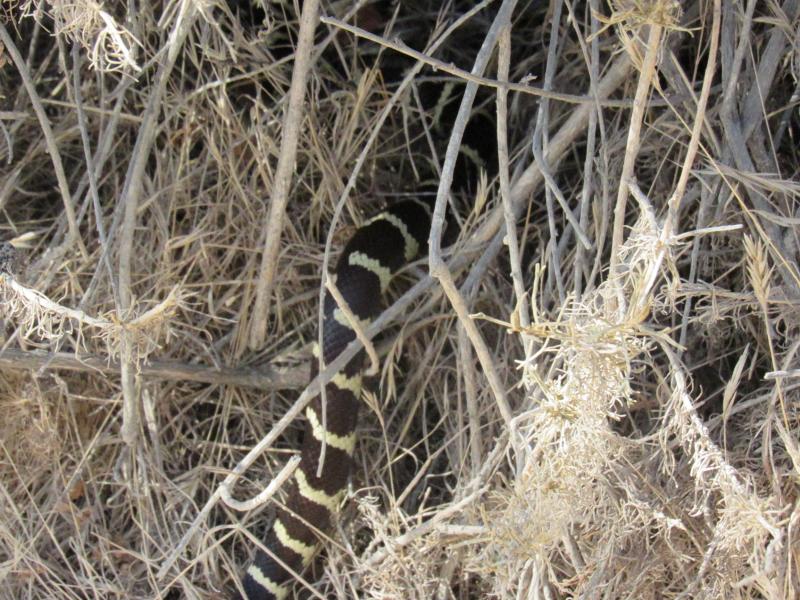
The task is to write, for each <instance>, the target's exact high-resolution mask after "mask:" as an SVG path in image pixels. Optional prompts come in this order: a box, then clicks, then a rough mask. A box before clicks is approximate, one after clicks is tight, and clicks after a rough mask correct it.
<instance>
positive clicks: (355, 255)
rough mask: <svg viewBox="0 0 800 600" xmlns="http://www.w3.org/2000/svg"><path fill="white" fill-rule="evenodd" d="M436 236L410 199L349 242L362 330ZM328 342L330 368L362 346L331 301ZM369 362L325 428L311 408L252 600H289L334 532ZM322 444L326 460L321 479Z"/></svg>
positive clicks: (340, 381)
mask: <svg viewBox="0 0 800 600" xmlns="http://www.w3.org/2000/svg"><path fill="white" fill-rule="evenodd" d="M429 229H430V207H429V206H428V205H427V204H425V203H424V202H422V201H419V200H408V201H405V202H401V203H398V204H396V205H394V206H392V207H390V208H389V209H388V210H386V211H385V212H382V213H380V214H379V215H377V216H376V217H374V218H372V219H371V220H370V221H369V222H368V223H366V224H365V225H364V226H363V227H361V228H360V229H358V230H357V231H356V233H355V234H354V235H353V237H352V238H351V239H350V241H349V242H348V244H347V246H346V247H345V249H344V251H343V253H342V255H341V257H340V259H339V262H338V264H337V266H336V270H335V274H336V287H337V288H338V290H339V292H340V293H341V295H342V297H343V298H344V300H345V302H346V303H347V306H348V308H349V309H350V311H352V313H353V315H354V316H355V317H356V318H358V319H359V320H360V321H361V322H362V323H364V322H368V321H369V320H370V319H372V318H374V317H375V316H377V315H378V314H379V313H380V311H381V305H382V303H381V297H382V295H383V292H385V291H386V288H387V287H388V285H389V281H390V280H391V278H392V276H393V275H394V273H396V272H397V270H398V269H400V268H401V267H402V266H403V265H404V264H406V263H407V262H408V261H411V260H413V259H414V258H415V257H417V256H419V255H420V254H423V253H424V252H425V248H426V247H427V237H428V230H429ZM322 339H323V360H324V362H325V363H326V364H329V363H331V362H332V361H333V360H334V359H335V358H336V357H337V356H339V354H340V353H341V352H342V351H343V350H344V349H345V348H346V347H347V345H348V344H349V343H350V342H351V341H352V340H353V339H355V332H354V331H353V329H352V328H351V327H350V324H349V321H348V318H347V317H346V316H345V313H344V312H343V311H342V310H341V309H340V308H339V307H338V306H337V305H336V302H335V300H334V299H333V297H332V296H331V295H330V294H326V296H325V306H324V319H323V335H322ZM315 355H316V356H315V358H314V359H313V360H312V374H311V376H312V378H313V377H315V376H316V373H317V366H318V356H319V350H318V348H317V347H316V345H315ZM363 363H364V351H363V350H362V351H361V352H359V353H358V354H357V355H356V356H355V357H354V358H353V359H352V360H351V361H350V362H349V363H348V364H347V365H346V366H345V367H344V368H343V369H342V370H341V371H339V373H337V374H336V375H335V376H334V377H333V379H332V380H331V381H330V383H328V385H327V386H326V388H325V395H326V402H327V403H326V418H325V426H324V427H323V418H322V406H321V399H320V397H319V396H317V397H316V398H315V399H314V400H312V401H311V403H310V404H309V405H308V407H307V408H306V411H305V416H306V426H305V433H304V437H303V446H302V454H301V459H300V465H299V466H298V468H297V470H296V471H295V472H294V476H293V478H292V479H291V481H290V482H289V484H288V486H287V491H288V497H287V501H286V503H285V505H284V507H282V508H280V509H279V510H278V512H277V516H276V518H275V521H274V523H273V525H272V527H271V528H270V530H269V532H268V534H267V539H266V541H265V547H266V548H267V549H268V550H269V553H265V552H262V551H259V552H258V554H257V555H256V558H255V560H254V562H253V563H252V564H251V565H250V566H249V567H248V568H247V571H246V573H245V576H244V580H243V586H244V590H245V594H246V598H247V599H248V600H271V599H273V598H277V599H280V598H285V597H286V596H287V595H288V593H289V590H290V587H291V584H292V581H293V580H294V578H295V576H296V575H300V574H301V573H302V572H303V570H304V569H305V568H306V567H307V566H308V565H309V564H310V563H311V560H312V559H313V557H314V554H315V553H316V551H317V549H318V547H319V535H320V532H321V533H325V532H327V531H329V528H330V526H331V522H332V519H333V517H334V514H335V513H336V512H337V511H338V508H339V504H340V502H341V498H342V495H343V492H344V490H345V487H346V485H347V479H348V477H349V475H350V469H351V465H352V462H353V449H354V447H355V441H356V432H355V430H356V421H357V417H358V407H359V404H360V400H359V398H360V395H361V380H362V370H363ZM323 440H324V441H325V445H326V449H325V460H324V462H323V468H322V474H321V476H320V477H317V476H316V474H317V467H318V464H319V458H320V453H321V451H322V443H323Z"/></svg>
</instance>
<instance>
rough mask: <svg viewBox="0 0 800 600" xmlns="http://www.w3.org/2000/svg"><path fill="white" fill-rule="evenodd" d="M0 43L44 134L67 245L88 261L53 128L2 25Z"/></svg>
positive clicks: (15, 47) (17, 52)
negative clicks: (62, 204) (23, 88)
mask: <svg viewBox="0 0 800 600" xmlns="http://www.w3.org/2000/svg"><path fill="white" fill-rule="evenodd" d="M0 42H2V43H3V46H4V47H5V50H6V51H7V52H8V54H9V56H11V60H12V61H13V62H14V66H15V67H17V71H18V72H19V75H20V77H21V78H22V84H23V85H24V86H25V91H27V92H28V97H29V98H30V101H31V106H33V111H34V112H35V113H36V118H37V119H39V126H40V127H41V128H42V134H44V139H45V145H46V147H47V152H48V153H49V154H50V160H51V161H53V170H54V171H55V175H56V180H57V181H58V190H59V192H60V193H61V201H62V202H63V203H64V213H65V214H66V217H67V226H68V227H69V238H68V239H67V243H75V244H77V245H78V249H79V250H80V252H81V255H82V256H83V258H84V260H89V252H88V251H87V250H86V246H84V245H83V240H82V239H81V234H80V231H79V230H78V219H77V217H76V216H75V207H74V206H73V203H72V194H70V191H69V183H68V182H67V174H66V173H65V172H64V165H63V163H62V162H61V155H60V154H59V152H58V145H57V144H56V139H55V135H54V134H53V128H52V127H50V120H49V119H48V118H47V113H45V111H44V107H43V106H42V103H41V101H40V100H39V94H37V93H36V86H35V85H34V83H33V81H32V80H31V76H30V73H29V72H28V68H27V66H26V65H25V61H24V60H22V56H21V55H20V53H19V50H17V46H16V45H15V44H14V40H12V39H11V36H10V35H8V31H6V28H5V26H4V25H3V24H2V23H0Z"/></svg>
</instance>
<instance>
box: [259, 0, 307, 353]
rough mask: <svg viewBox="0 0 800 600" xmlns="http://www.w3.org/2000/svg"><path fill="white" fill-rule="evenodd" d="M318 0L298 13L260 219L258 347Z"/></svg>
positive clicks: (265, 317) (266, 317)
mask: <svg viewBox="0 0 800 600" xmlns="http://www.w3.org/2000/svg"><path fill="white" fill-rule="evenodd" d="M318 12H319V0H306V1H305V2H303V9H302V13H301V15H300V31H299V33H298V38H297V50H295V53H294V57H295V61H294V69H293V71H292V83H291V86H290V88H289V103H288V105H287V107H286V115H285V117H284V120H283V129H282V131H283V134H282V137H281V149H280V154H279V155H278V165H277V167H276V169H275V177H274V180H273V182H272V194H271V195H270V205H269V213H268V214H267V218H266V220H265V222H264V232H265V233H264V251H263V253H262V255H261V269H260V271H259V275H258V280H257V281H256V299H255V304H254V305H253V310H252V312H251V318H252V320H251V322H250V336H249V338H250V347H251V348H259V347H260V346H261V345H262V344H263V343H264V338H265V337H266V335H267V322H268V320H269V311H270V299H271V296H272V288H273V287H274V285H275V272H276V269H277V266H278V252H279V251H280V243H281V234H282V233H283V220H284V217H285V215H286V206H287V204H288V203H289V189H290V187H291V184H292V174H293V172H294V166H295V158H296V156H297V139H298V136H299V134H300V125H301V123H302V121H303V99H304V97H305V90H306V81H307V80H308V73H309V70H310V68H311V64H312V63H311V51H312V49H313V47H314V30H315V29H316V27H317V13H318Z"/></svg>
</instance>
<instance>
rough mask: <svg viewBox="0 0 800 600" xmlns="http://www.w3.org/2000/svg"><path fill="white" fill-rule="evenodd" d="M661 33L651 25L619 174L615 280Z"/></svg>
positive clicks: (613, 248)
mask: <svg viewBox="0 0 800 600" xmlns="http://www.w3.org/2000/svg"><path fill="white" fill-rule="evenodd" d="M662 32H663V27H662V26H661V25H658V24H653V25H650V33H649V35H648V38H647V49H646V51H645V56H644V61H643V62H642V70H641V71H640V72H639V81H638V83H637V85H636V95H635V97H634V100H633V110H632V111H631V117H630V125H629V126H628V139H627V143H626V144H625V159H624V161H623V163H622V173H620V180H619V188H618V190H617V202H616V205H615V206H614V228H613V230H612V234H611V236H612V237H611V256H610V263H609V272H610V274H611V277H612V278H613V277H616V276H617V275H619V273H618V267H619V258H620V257H619V250H620V248H621V247H622V242H623V239H624V230H625V207H626V204H627V200H628V180H630V179H631V178H632V177H633V169H634V167H635V165H636V157H637V156H638V155H639V146H640V144H641V138H640V136H641V130H642V121H643V120H644V112H645V109H646V108H647V95H648V94H649V93H650V85H651V83H652V80H653V77H654V76H655V74H656V62H657V61H658V50H659V47H660V46H661V34H662ZM617 308H618V310H621V311H623V312H624V310H625V307H624V306H618V307H617Z"/></svg>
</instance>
